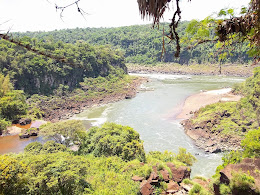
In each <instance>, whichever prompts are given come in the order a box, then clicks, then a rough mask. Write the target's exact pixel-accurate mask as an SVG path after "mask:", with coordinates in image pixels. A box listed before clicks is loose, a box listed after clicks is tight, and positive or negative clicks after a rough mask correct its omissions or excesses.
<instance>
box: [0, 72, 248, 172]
mask: <svg viewBox="0 0 260 195" xmlns="http://www.w3.org/2000/svg"><path fill="white" fill-rule="evenodd" d="M141 76H145V77H149V78H150V82H148V83H145V84H144V85H143V86H142V87H143V89H147V90H145V91H140V92H139V93H138V94H137V96H136V97H135V98H133V99H126V100H123V101H120V102H116V103H111V104H107V105H104V106H101V107H97V108H92V109H88V110H86V111H84V112H82V113H80V114H77V115H75V116H73V117H72V118H71V119H79V120H83V121H84V123H85V124H86V126H90V125H91V126H99V125H101V124H103V123H104V122H115V123H118V124H122V125H128V126H130V127H133V128H134V129H135V130H136V131H137V132H139V134H140V136H141V139H142V140H143V141H144V148H145V150H146V151H147V152H149V151H155V150H158V151H162V152H163V151H165V150H168V151H171V152H174V153H177V152H178V148H179V147H183V148H186V149H187V151H188V152H190V153H192V154H193V155H194V156H195V157H196V158H197V162H196V163H195V164H194V165H193V166H192V173H191V174H192V176H194V175H201V176H205V177H210V176H211V175H213V174H214V172H215V169H216V167H217V166H218V165H219V164H221V157H222V154H207V153H205V152H204V151H203V150H200V149H198V148H197V147H196V146H195V145H194V142H193V141H192V140H191V139H190V138H189V137H188V136H187V135H186V134H185V133H184V130H183V127H182V126H181V125H180V120H177V119H176V118H175V117H176V116H177V114H178V113H179V112H180V110H181V107H182V104H183V103H184V101H185V99H186V98H187V97H188V96H190V95H192V94H195V93H199V92H200V91H202V90H213V89H220V88H224V87H232V86H233V84H234V83H238V82H242V81H244V78H237V77H224V76H223V77H222V76H184V75H163V74H144V75H141ZM32 141H42V139H41V138H32V139H28V140H19V138H18V136H6V137H0V154H3V153H7V152H21V151H23V148H24V147H25V146H26V145H27V144H28V143H30V142H32Z"/></svg>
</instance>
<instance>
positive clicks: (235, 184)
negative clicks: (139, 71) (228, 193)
mask: <svg viewBox="0 0 260 195" xmlns="http://www.w3.org/2000/svg"><path fill="white" fill-rule="evenodd" d="M254 183H255V179H254V178H253V177H252V176H250V175H247V174H245V173H242V172H237V173H233V174H232V179H231V182H230V188H231V190H232V191H235V190H238V191H240V190H243V191H250V190H251V189H252V187H253V186H254ZM240 192H241V191H240Z"/></svg>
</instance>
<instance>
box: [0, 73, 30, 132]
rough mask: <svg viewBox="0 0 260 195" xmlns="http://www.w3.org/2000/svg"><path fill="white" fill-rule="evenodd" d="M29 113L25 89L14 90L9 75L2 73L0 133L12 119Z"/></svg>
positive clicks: (0, 85)
mask: <svg viewBox="0 0 260 195" xmlns="http://www.w3.org/2000/svg"><path fill="white" fill-rule="evenodd" d="M26 114H27V104H26V102H25V96H24V93H23V91H20V90H14V89H13V85H12V83H11V82H10V78H9V75H6V76H4V75H2V74H1V73H0V134H2V131H4V130H5V129H6V127H7V126H9V125H10V124H11V121H12V120H14V119H17V118H19V117H21V116H24V115H26Z"/></svg>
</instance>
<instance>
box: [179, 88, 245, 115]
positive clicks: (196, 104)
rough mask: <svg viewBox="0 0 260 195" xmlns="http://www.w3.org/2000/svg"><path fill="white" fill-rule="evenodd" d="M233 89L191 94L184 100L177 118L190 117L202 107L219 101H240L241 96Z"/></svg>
mask: <svg viewBox="0 0 260 195" xmlns="http://www.w3.org/2000/svg"><path fill="white" fill-rule="evenodd" d="M231 90H232V89H231V88H224V89H219V90H212V91H206V92H201V93H198V94H194V95H191V96H189V97H188V98H187V99H186V100H185V102H184V105H183V107H182V109H181V113H179V114H178V115H177V117H176V118H177V119H188V118H190V117H191V116H192V115H193V112H195V111H197V110H199V109H200V108H201V107H204V106H206V105H209V104H213V103H216V102H219V101H222V102H226V101H239V100H240V98H241V96H239V95H234V94H232V92H231Z"/></svg>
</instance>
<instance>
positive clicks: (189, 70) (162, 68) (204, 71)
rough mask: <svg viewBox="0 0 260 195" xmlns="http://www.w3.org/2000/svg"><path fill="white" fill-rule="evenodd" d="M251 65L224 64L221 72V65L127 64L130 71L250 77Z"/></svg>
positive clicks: (251, 72)
mask: <svg viewBox="0 0 260 195" xmlns="http://www.w3.org/2000/svg"><path fill="white" fill-rule="evenodd" d="M254 67H255V66H251V65H236V64H234V65H233V64H223V65H221V72H220V67H219V65H214V64H210V65H202V64H196V65H180V64H174V63H168V64H158V65H155V66H151V65H138V64H127V68H128V72H129V73H162V74H178V75H225V76H238V77H249V76H252V74H253V68H254Z"/></svg>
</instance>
